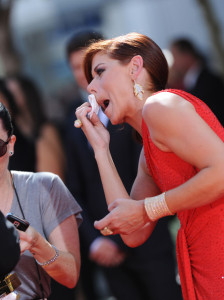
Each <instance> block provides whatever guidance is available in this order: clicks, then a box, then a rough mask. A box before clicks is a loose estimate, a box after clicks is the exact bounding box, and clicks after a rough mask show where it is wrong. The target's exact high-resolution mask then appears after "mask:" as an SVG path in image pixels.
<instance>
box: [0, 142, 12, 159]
mask: <svg viewBox="0 0 224 300" xmlns="http://www.w3.org/2000/svg"><path fill="white" fill-rule="evenodd" d="M10 139H11V137H9V138H8V140H7V141H6V142H5V141H3V140H2V139H0V157H2V156H3V155H5V154H6V151H7V145H8V143H9V141H10Z"/></svg>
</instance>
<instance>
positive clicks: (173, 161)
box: [142, 89, 224, 300]
mask: <svg viewBox="0 0 224 300" xmlns="http://www.w3.org/2000/svg"><path fill="white" fill-rule="evenodd" d="M161 92H169V93H174V94H177V95H179V96H181V97H183V98H184V99H186V100H187V101H189V102H190V103H192V104H193V105H194V107H195V109H196V111H197V113H198V114H199V115H200V116H201V117H202V118H203V119H204V120H205V121H206V123H207V124H208V125H209V126H210V127H211V128H212V129H213V130H214V131H215V132H216V134H217V135H218V136H219V137H220V138H221V139H222V140H223V141H224V128H223V127H222V126H221V124H220V123H219V121H218V120H217V119H216V117H215V115H214V114H213V113H212V112H211V110H210V109H209V108H208V106H207V105H206V104H205V103H204V102H202V101H201V100H200V99H198V98H196V97H194V96H193V95H191V94H189V93H186V92H184V91H180V90H171V89H169V90H163V91H161ZM186 130H187V128H186ZM142 137H143V145H144V152H145V158H146V162H147V166H148V169H149V171H150V174H151V175H152V177H153V179H154V181H155V183H156V184H157V185H158V187H159V188H160V190H161V192H164V191H168V190H170V189H173V188H175V187H177V186H179V185H181V184H183V183H184V182H185V181H187V180H188V179H190V178H191V177H192V176H194V175H195V174H196V173H197V172H198V170H197V169H196V168H194V167H193V166H192V165H190V164H188V163H186V162H185V161H183V160H182V159H180V158H179V157H178V156H176V155H175V154H174V153H172V152H169V153H166V152H163V151H161V150H159V149H158V148H157V147H156V146H155V145H154V144H153V142H152V140H151V138H150V133H149V131H148V128H147V126H146V124H145V122H144V120H143V121H142ZM223 184H224V183H223ZM177 216H178V218H179V220H180V224H181V226H180V229H179V231H178V235H177V246H176V247H177V261H178V268H179V274H180V280H181V287H182V292H183V297H184V300H224V198H222V199H219V200H216V201H214V202H213V203H210V204H208V205H205V206H202V207H199V208H196V209H191V210H186V211H182V212H179V213H177Z"/></svg>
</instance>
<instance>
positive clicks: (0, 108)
mask: <svg viewBox="0 0 224 300" xmlns="http://www.w3.org/2000/svg"><path fill="white" fill-rule="evenodd" d="M0 95H1V94H0ZM0 99H1V98H0ZM0 141H1V148H0V149H1V153H0V195H1V197H0V210H1V212H2V213H3V214H4V215H7V214H8V213H9V212H10V213H11V214H13V215H15V216H18V217H19V218H20V219H25V220H26V221H28V222H29V224H30V225H29V227H28V228H27V229H26V231H24V232H23V231H20V230H19V236H20V249H21V254H22V255H21V257H20V259H19V262H18V263H17V264H16V266H15V267H14V264H15V259H17V258H18V256H17V255H16V256H15V258H12V264H13V271H15V273H16V274H17V275H18V278H19V280H20V281H21V285H20V286H19V287H18V288H17V291H18V293H19V295H20V299H21V300H26V299H45V298H47V297H48V296H49V295H50V281H51V278H54V279H55V280H57V281H58V282H60V283H61V284H63V285H65V286H67V287H69V288H73V287H74V286H75V285H76V283H77V281H78V278H79V270H80V252H79V235H78V225H79V224H80V222H81V220H82V217H81V214H80V212H81V208H80V206H79V205H78V204H77V202H76V201H75V199H74V197H73V196H72V195H71V193H70V192H69V191H68V189H67V188H66V186H65V185H64V184H63V182H62V180H61V179H60V178H59V176H57V175H55V174H53V173H50V172H37V173H32V172H21V171H9V170H8V163H9V159H10V157H11V156H12V155H13V153H14V144H15V141H16V137H15V135H14V134H13V125H12V123H11V117H10V114H9V112H8V110H7V109H6V108H5V107H4V105H3V104H2V103H1V102H0ZM15 224H16V223H15ZM3 229H4V227H3ZM6 242H7V239H6ZM2 244H4V241H2ZM17 249H18V246H17V247H15V250H17ZM3 250H4V246H1V251H3ZM11 252H12V251H9V252H8V255H10V254H11ZM8 259H9V258H8V257H5V261H6V262H7V261H8ZM12 264H11V266H12ZM10 269H11V267H10ZM2 271H3V270H2V269H1V272H2Z"/></svg>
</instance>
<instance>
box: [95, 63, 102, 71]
mask: <svg viewBox="0 0 224 300" xmlns="http://www.w3.org/2000/svg"><path fill="white" fill-rule="evenodd" d="M103 64H104V63H99V64H98V65H96V66H95V68H94V70H93V71H94V72H95V73H96V71H97V68H98V67H99V66H100V65H103Z"/></svg>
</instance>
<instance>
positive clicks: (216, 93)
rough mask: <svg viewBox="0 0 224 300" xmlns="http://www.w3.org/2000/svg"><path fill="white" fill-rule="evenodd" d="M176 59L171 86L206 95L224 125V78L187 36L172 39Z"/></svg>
mask: <svg viewBox="0 0 224 300" xmlns="http://www.w3.org/2000/svg"><path fill="white" fill-rule="evenodd" d="M170 51H171V53H172V55H173V63H172V65H171V68H170V75H169V81H168V87H169V88H178V89H182V90H184V91H187V92H189V93H191V94H192V95H194V96H196V97H198V98H200V99H203V101H204V102H205V103H206V104H207V105H208V106H209V107H210V109H211V110H212V111H213V113H214V114H215V115H216V116H217V118H218V119H219V121H220V122H221V124H222V125H224V110H223V103H224V82H223V80H222V78H221V76H219V75H218V74H216V73H215V72H214V71H213V70H211V68H209V66H208V64H207V61H206V58H205V57H204V56H203V54H202V53H201V52H200V51H199V50H198V49H197V47H196V45H194V43H193V42H192V41H191V40H189V39H187V38H178V39H175V40H174V41H172V42H171V44H170Z"/></svg>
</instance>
